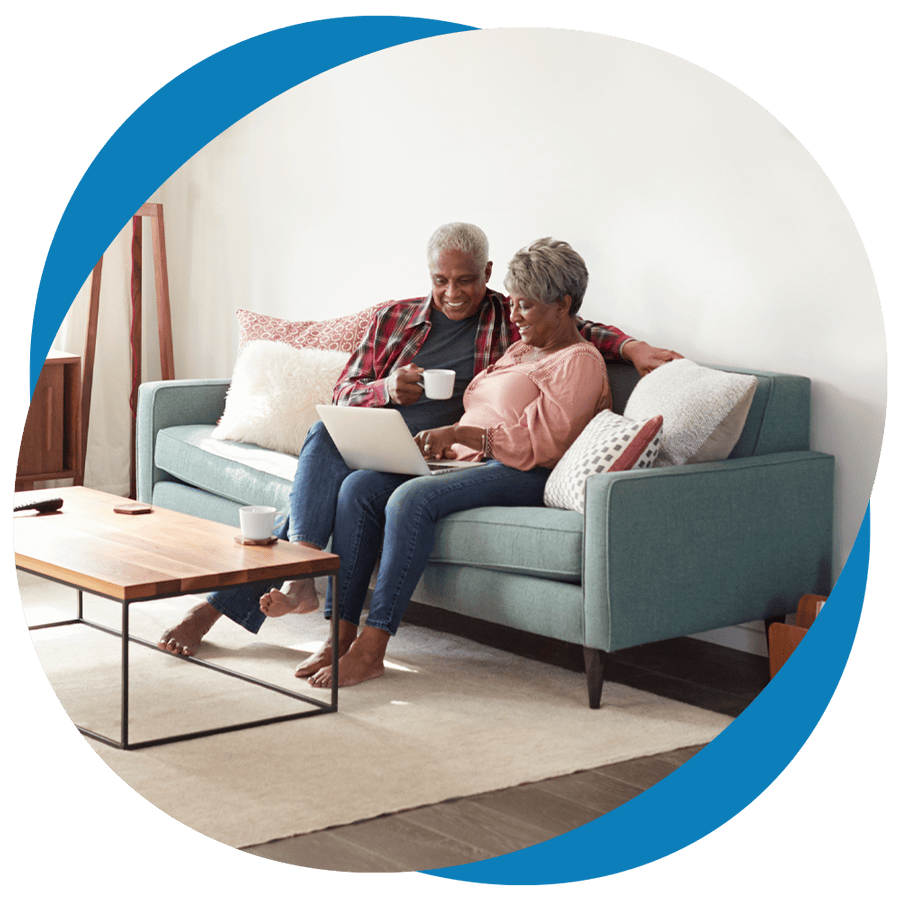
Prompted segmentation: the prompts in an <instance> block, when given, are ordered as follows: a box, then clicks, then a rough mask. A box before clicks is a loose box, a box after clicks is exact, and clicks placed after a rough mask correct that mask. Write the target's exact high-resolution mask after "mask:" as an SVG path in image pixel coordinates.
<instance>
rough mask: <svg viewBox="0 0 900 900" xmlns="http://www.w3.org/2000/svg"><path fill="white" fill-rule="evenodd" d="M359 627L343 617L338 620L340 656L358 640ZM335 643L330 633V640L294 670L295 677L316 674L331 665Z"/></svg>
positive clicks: (306, 676)
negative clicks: (332, 649)
mask: <svg viewBox="0 0 900 900" xmlns="http://www.w3.org/2000/svg"><path fill="white" fill-rule="evenodd" d="M357 631H358V629H357V627H356V626H355V625H352V624H351V623H350V622H345V621H343V619H342V620H341V621H340V622H338V657H339V658H340V657H341V656H343V655H344V654H345V653H346V652H347V651H348V650H349V649H350V647H351V646H352V645H353V642H354V641H355V640H356V634H357ZM333 646H334V645H333V644H332V643H331V636H330V635H329V637H328V640H327V641H325V643H324V644H322V646H321V647H319V649H318V650H316V652H315V653H313V655H312V656H310V657H309V658H308V659H306V660H305V661H304V662H302V663H301V664H300V665H299V666H297V668H296V669H295V670H294V677H295V678H308V677H309V676H310V675H315V673H316V672H318V671H319V669H322V668H324V667H325V666H330V665H331V658H332V653H331V648H332V647H333Z"/></svg>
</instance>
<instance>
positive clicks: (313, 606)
mask: <svg viewBox="0 0 900 900" xmlns="http://www.w3.org/2000/svg"><path fill="white" fill-rule="evenodd" d="M259 608H260V609H261V610H262V611H263V612H264V613H265V614H266V615H267V616H271V617H273V618H274V617H277V616H286V615H287V614H288V613H299V614H300V615H303V614H305V613H311V612H315V611H316V610H317V609H318V608H319V595H318V594H317V593H316V583H315V579H314V578H300V579H298V580H297V581H286V582H285V583H284V585H283V586H282V590H280V591H279V590H274V589H273V590H271V591H269V592H268V593H267V594H263V595H262V597H260V598H259Z"/></svg>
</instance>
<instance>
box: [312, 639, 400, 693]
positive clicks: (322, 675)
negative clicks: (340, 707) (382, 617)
mask: <svg viewBox="0 0 900 900" xmlns="http://www.w3.org/2000/svg"><path fill="white" fill-rule="evenodd" d="M390 637H391V636H390V634H388V632H386V631H382V630H381V629H379V628H364V629H363V630H362V632H361V633H360V635H359V637H358V638H357V639H356V640H355V641H354V642H353V643H352V644H351V645H350V648H349V649H348V650H347V652H346V653H344V654H342V655H341V656H340V658H339V662H338V671H339V677H338V687H349V686H350V685H352V684H361V683H362V682H363V681H371V680H372V679H373V678H380V677H381V676H382V675H384V654H385V651H386V650H387V643H388V641H389V640H390ZM308 680H309V683H310V684H311V685H312V686H313V687H323V688H324V687H331V682H332V672H331V665H330V660H329V665H327V666H322V667H321V668H320V669H319V670H318V671H317V672H316V673H315V674H314V675H312V676H311V677H310V678H309V679H308Z"/></svg>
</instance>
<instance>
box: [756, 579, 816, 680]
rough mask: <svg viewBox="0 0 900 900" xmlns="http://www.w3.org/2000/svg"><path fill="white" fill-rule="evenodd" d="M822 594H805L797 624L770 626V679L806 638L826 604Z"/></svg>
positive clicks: (798, 606) (780, 623)
mask: <svg viewBox="0 0 900 900" xmlns="http://www.w3.org/2000/svg"><path fill="white" fill-rule="evenodd" d="M825 599H826V598H825V597H823V596H821V595H820V594H804V595H803V596H802V597H801V598H800V602H799V603H798V604H797V616H796V620H795V622H796V624H794V625H785V624H784V623H783V622H774V623H773V624H772V625H770V626H769V677H770V678H774V677H775V673H776V672H778V670H779V669H780V668H781V667H782V666H783V665H784V664H785V663H786V662H787V659H788V657H789V656H790V655H791V654H792V653H793V652H794V651H795V650H796V649H797V646H798V645H799V643H800V641H802V640H803V638H804V637H805V636H806V632H807V631H809V629H810V626H811V625H812V623H813V622H815V620H816V616H817V615H818V613H819V610H820V609H821V607H822V604H823V603H824V602H825Z"/></svg>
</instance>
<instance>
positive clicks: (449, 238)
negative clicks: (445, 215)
mask: <svg viewBox="0 0 900 900" xmlns="http://www.w3.org/2000/svg"><path fill="white" fill-rule="evenodd" d="M445 250H460V251H461V252H462V253H467V254H468V255H469V256H471V257H472V259H474V260H475V265H476V266H477V268H478V269H479V270H481V269H485V268H487V264H488V259H489V258H490V256H489V252H490V251H489V249H488V239H487V235H486V234H485V233H484V232H483V231H482V230H481V229H480V228H479V227H478V226H477V225H470V224H469V223H468V222H450V223H448V224H447V225H441V227H440V228H438V230H437V231H435V233H434V234H433V235H432V236H431V237H430V238H429V239H428V268H429V269H434V267H435V266H436V265H437V263H438V260H439V259H440V258H441V254H442V253H444V251H445Z"/></svg>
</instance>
